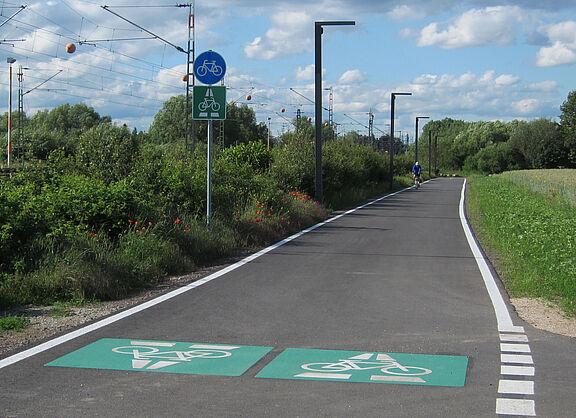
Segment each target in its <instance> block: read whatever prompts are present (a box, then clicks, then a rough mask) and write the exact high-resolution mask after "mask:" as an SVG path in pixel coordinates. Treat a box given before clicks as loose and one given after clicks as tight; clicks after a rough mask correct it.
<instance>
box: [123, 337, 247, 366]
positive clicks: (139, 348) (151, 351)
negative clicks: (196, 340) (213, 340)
mask: <svg viewBox="0 0 576 418" xmlns="http://www.w3.org/2000/svg"><path fill="white" fill-rule="evenodd" d="M130 344H131V345H130V346H123V347H115V348H113V349H112V351H113V352H115V353H118V354H127V355H131V356H132V357H133V360H132V368H134V369H143V368H146V369H148V370H155V369H160V368H162V367H167V366H171V365H174V364H179V363H180V364H182V363H183V362H190V361H193V360H194V359H217V358H223V357H230V356H231V355H232V353H231V352H230V351H231V350H235V349H237V348H239V347H234V346H217V345H206V344H193V345H191V346H189V347H188V348H191V350H186V351H182V350H162V348H171V347H173V346H174V345H175V343H164V342H153V341H131V342H130ZM228 350H230V351H228Z"/></svg>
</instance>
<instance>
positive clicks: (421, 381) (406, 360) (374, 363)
mask: <svg viewBox="0 0 576 418" xmlns="http://www.w3.org/2000/svg"><path fill="white" fill-rule="evenodd" d="M467 368H468V357H465V356H436V355H427V354H401V353H376V352H365V351H337V350H310V349H300V348H288V349H286V350H284V351H283V352H282V353H280V354H279V355H278V356H277V357H276V358H275V359H274V360H272V361H271V362H270V363H269V364H268V365H267V366H266V367H264V369H262V370H261V371H260V373H258V374H257V375H256V377H257V378H269V379H296V380H322V381H346V382H366V383H396V384H406V385H426V386H452V387H462V386H464V384H465V381H466V371H467Z"/></svg>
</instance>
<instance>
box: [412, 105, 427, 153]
mask: <svg viewBox="0 0 576 418" xmlns="http://www.w3.org/2000/svg"><path fill="white" fill-rule="evenodd" d="M420 119H430V116H416V152H415V155H414V160H415V161H418V121H419V120H420Z"/></svg>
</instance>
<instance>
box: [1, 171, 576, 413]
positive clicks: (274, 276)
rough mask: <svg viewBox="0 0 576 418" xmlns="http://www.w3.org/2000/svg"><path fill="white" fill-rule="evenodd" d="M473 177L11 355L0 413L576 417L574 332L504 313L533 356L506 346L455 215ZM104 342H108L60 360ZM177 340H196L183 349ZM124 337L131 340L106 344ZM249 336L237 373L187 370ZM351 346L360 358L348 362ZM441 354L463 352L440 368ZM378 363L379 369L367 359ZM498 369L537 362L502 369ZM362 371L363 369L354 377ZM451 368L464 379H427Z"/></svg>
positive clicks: (429, 188) (390, 201)
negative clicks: (289, 357) (250, 353)
mask: <svg viewBox="0 0 576 418" xmlns="http://www.w3.org/2000/svg"><path fill="white" fill-rule="evenodd" d="M463 183H464V180H463V179H435V180H432V181H430V182H427V183H425V184H424V185H422V187H421V188H420V189H419V190H414V189H409V190H405V191H402V192H401V193H398V194H396V195H393V196H390V197H388V198H385V199H383V200H380V201H378V202H376V203H373V204H371V205H369V206H366V207H364V208H361V209H358V210H356V211H353V212H351V213H349V214H347V215H345V216H342V217H340V218H339V219H336V220H334V221H332V222H329V223H326V224H325V225H322V226H320V227H318V228H316V229H314V230H312V231H310V232H308V233H305V234H303V235H301V236H299V237H297V238H295V239H292V240H290V241H289V242H287V243H285V244H284V245H280V246H277V247H275V248H273V249H271V250H269V251H267V252H266V253H265V254H263V255H261V256H259V257H257V258H254V259H253V260H251V261H249V262H246V263H243V264H242V265H240V266H238V267H237V268H234V269H233V270H232V271H229V272H227V273H225V274H222V275H220V276H219V277H217V278H215V279H214V280H210V281H207V282H206V283H204V284H202V285H200V286H197V287H194V288H191V289H190V290H187V291H185V292H182V293H181V294H179V295H176V296H174V297H171V298H170V299H168V300H167V301H165V302H162V303H158V304H155V305H153V306H151V307H149V308H148V309H144V310H141V311H139V312H137V313H134V314H133V315H130V316H127V317H125V318H123V319H121V320H117V321H115V322H112V323H110V324H109V325H106V326H102V327H99V328H97V329H94V330H93V331H91V332H87V333H85V332H82V331H80V332H78V336H76V337H75V338H68V341H65V342H63V343H61V344H55V345H54V346H53V347H52V348H49V349H46V350H39V351H38V353H36V354H34V355H31V356H28V357H25V358H22V359H21V360H20V361H17V362H13V363H11V364H8V365H5V366H4V367H2V368H0V416H7V417H43V416H46V417H79V416H114V417H116V416H117V417H120V416H122V417H125V416H130V417H132V416H134V417H176V416H178V417H180V416H182V417H348V416H349V417H462V416H467V417H493V416H502V415H504V414H507V415H515V414H516V415H519V416H520V415H522V416H524V415H537V416H543V417H571V416H574V415H575V411H576V401H575V400H574V388H575V387H576V386H575V385H576V374H575V373H574V372H575V367H574V355H575V354H576V343H575V340H574V339H572V338H568V337H562V336H557V335H553V334H550V333H547V332H544V331H539V330H536V329H534V328H532V327H531V326H530V325H528V324H526V323H524V322H523V321H522V320H521V319H519V318H518V317H517V316H516V315H515V313H514V312H513V310H512V309H510V315H511V318H512V321H513V322H514V325H516V326H518V327H524V329H525V332H519V333H518V334H514V333H512V334H510V333H505V335H507V336H508V337H507V338H511V339H513V340H518V341H514V342H512V344H514V343H521V344H519V346H521V347H522V348H521V349H520V350H519V351H520V352H522V351H523V350H524V353H523V354H520V355H525V356H529V357H530V359H529V360H526V357H523V358H524V359H525V361H518V360H517V359H516V360H514V359H512V360H511V361H510V358H507V359H508V360H506V361H505V360H504V358H503V357H502V355H503V353H506V352H508V351H509V348H503V346H502V344H503V342H504V343H506V338H504V339H503V333H502V332H499V328H498V323H497V318H496V316H495V312H494V308H493V305H492V302H491V299H490V297H489V295H488V292H487V290H486V286H485V284H484V282H483V280H482V277H481V275H480V272H479V268H478V265H477V262H476V259H475V257H474V256H473V254H472V252H471V250H470V247H469V245H468V242H467V240H466V237H465V234H464V232H463V228H462V224H461V221H460V216H459V208H458V205H459V202H460V199H461V191H462V186H463ZM504 299H505V300H507V298H506V297H504ZM510 335H512V337H510ZM516 335H518V338H516ZM111 339H121V340H123V341H121V342H120V341H119V342H117V344H116V345H114V343H115V341H114V340H111ZM103 341H108V342H109V343H110V344H112V345H111V346H107V348H104V349H102V351H98V350H97V349H94V350H93V351H92V352H89V351H85V352H82V351H80V352H78V353H80V354H77V355H76V356H75V360H74V361H75V362H74V361H72V360H71V361H72V362H71V363H66V362H65V361H64V362H62V363H58V361H61V359H66V358H68V357H66V356H71V355H74V353H75V352H77V350H86V347H87V346H89V345H91V344H92V345H94V344H101V343H102V342H103ZM175 342H178V343H179V344H180V343H187V345H186V347H192V346H193V348H190V349H189V352H188V353H186V350H182V349H180V348H174V347H181V346H182V345H178V346H176V345H174V344H175ZM146 345H147V347H145V346H146ZM119 346H124V347H126V346H127V347H128V348H123V349H121V350H120V349H118V350H117V351H114V350H111V349H110V347H119ZM130 347H132V348H130ZM242 347H264V349H261V351H262V352H261V353H260V354H258V355H256V357H255V358H253V359H252V360H246V363H245V370H241V371H240V372H236V373H235V375H231V374H230V373H228V375H226V374H227V372H226V371H224V372H220V371H216V372H214V371H213V369H210V368H209V369H202V370H204V371H202V370H201V371H198V370H196V371H194V370H192V369H193V368H192V369H190V370H192V371H189V370H188V369H187V370H188V371H186V370H184V368H183V367H185V366H188V365H193V364H200V363H201V362H202V361H203V362H204V363H206V362H213V363H212V364H216V362H217V361H220V360H219V359H217V358H212V359H209V358H205V357H210V356H217V354H214V353H222V352H225V353H228V354H223V355H229V356H230V359H231V358H235V357H234V356H235V355H236V354H234V353H236V352H239V351H241V350H242V349H243V348H242ZM507 347H509V345H508V346H507ZM525 347H529V350H530V351H529V352H526V348H525ZM171 349H172V352H171V354H166V355H165V356H161V355H158V354H157V353H160V352H162V350H164V351H168V352H170V351H171ZM294 349H297V350H294ZM177 350H180V351H179V354H178V353H176V351H177ZM198 350H199V351H198ZM234 350H236V351H234ZM294 352H298V353H300V354H302V355H307V353H314V355H316V356H319V357H316V358H315V360H311V358H312V357H309V358H308V357H306V358H304V357H302V359H301V361H300V363H298V364H297V365H296V369H297V370H296V369H292V370H287V371H284V372H283V371H274V370H272V369H270V367H271V366H272V365H273V364H278V362H279V364H280V366H281V367H280V369H282V367H284V363H282V361H281V360H282V358H283V356H284V355H285V354H286V353H294ZM512 352H514V350H512ZM147 353H148V355H147ZM150 353H153V354H154V353H156V354H155V356H154V355H149V354H150ZM198 353H200V354H198ZM206 353H208V354H206ZM210 353H212V354H210ZM230 353H232V354H233V355H231V354H230ZM330 354H333V355H332V356H331V355H330ZM186 355H188V357H186ZM402 355H412V356H411V357H410V356H408V357H402ZM423 355H425V356H423ZM509 355H514V354H510V353H509ZM194 356H197V357H194ZM323 356H324V357H323ZM432 356H433V357H432ZM203 357H204V358H203ZM108 358H111V359H112V358H121V359H120V360H118V361H124V362H123V363H122V364H123V366H121V367H117V368H119V369H116V370H114V369H112V368H114V367H116V366H110V365H111V364H112V363H114V364H119V363H117V362H115V360H114V361H113V360H110V365H108V363H107V361H108V360H107V359H108ZM351 358H355V359H356V360H359V361H358V362H356V363H354V362H352V361H349V362H348V363H346V362H344V360H350V359H351ZM399 358H402V359H403V360H399ZM424 358H426V359H427V360H426V361H430V363H426V362H425V361H424V360H421V359H424ZM362 359H363V360H362ZM443 359H459V360H463V359H464V360H465V361H466V363H465V365H464V368H463V369H462V367H460V368H459V369H457V368H456V367H455V366H454V368H453V369H452V368H451V367H452V366H448V367H447V368H444V369H443V370H441V371H440V368H441V367H440V366H437V364H440V363H436V361H438V362H442V361H443ZM4 360H6V359H4ZM84 361H87V363H83V362H84ZM239 361H240V362H241V359H240V360H239ZM378 361H380V362H381V363H382V365H383V366H382V367H379V366H376V367H373V365H374V364H376V365H377V364H378ZM391 361H397V362H401V361H403V364H402V365H400V366H398V365H396V366H394V367H392V366H390V364H391V363H390V362H391ZM54 362H55V363H54ZM94 362H96V363H98V364H99V365H98V366H94V364H95V363H94ZM49 363H52V364H51V365H47V364H49ZM335 363H339V364H335ZM221 364H223V363H221ZM311 364H315V365H311ZM330 364H331V365H330ZM461 364H462V363H461V362H460V365H461ZM154 365H156V366H154ZM307 365H309V366H307ZM367 365H369V366H367ZM1 366H2V364H1V361H0V367H1ZM408 366H411V367H417V368H418V369H416V368H411V367H408ZM503 366H512V367H515V366H519V367H522V368H523V370H528V371H529V372H528V373H527V374H522V373H521V374H520V375H518V374H516V375H510V374H509V373H508V372H506V373H505V374H503V368H502V367H503ZM292 367H293V366H292ZM364 367H365V368H368V367H372V370H371V371H368V372H366V371H365V370H360V369H361V368H364ZM387 367H388V368H387ZM390 367H392V368H390ZM286 368H288V369H289V366H286ZM355 368H356V369H355ZM216 369H218V368H217V367H216ZM206 370H209V371H206ZM270 370H271V371H270ZM414 370H428V372H429V374H425V375H421V376H414V374H417V373H415V372H414ZM530 370H531V373H530ZM268 371H270V372H269V373H267V372H268ZM300 372H302V373H304V374H303V375H300V374H299V373H300ZM361 373H363V375H365V376H368V377H366V379H367V380H366V381H354V379H355V376H359V375H360V374H361ZM442 373H443V374H444V375H445V377H446V379H448V381H451V382H452V381H453V380H450V379H454V378H460V381H461V383H456V384H448V385H443V384H436V383H433V384H430V382H432V381H433V377H435V376H436V375H439V376H440V375H441V374H442ZM232 374H234V373H232ZM298 376H305V377H298ZM346 376H348V377H346ZM373 376H377V378H375V379H374V378H373ZM395 379H396V380H395ZM462 379H463V380H462ZM456 380H458V379H456ZM503 380H504V381H507V382H522V383H520V384H519V385H520V387H521V388H526V387H529V388H532V390H528V391H523V390H521V391H520V392H522V393H510V392H515V391H516V389H514V390H502V388H505V387H508V386H509V385H510V383H508V384H503V383H502V381H503ZM523 382H528V383H523ZM506 385H508V386H506ZM512 386H514V387H515V385H514V383H512ZM516 408H520V409H516ZM514 411H516V412H514Z"/></svg>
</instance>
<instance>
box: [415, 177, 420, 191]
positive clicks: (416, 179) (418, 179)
mask: <svg viewBox="0 0 576 418" xmlns="http://www.w3.org/2000/svg"><path fill="white" fill-rule="evenodd" d="M420 183H421V179H420V175H419V174H415V175H414V186H416V188H417V189H419V188H420Z"/></svg>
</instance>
